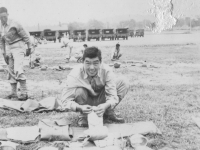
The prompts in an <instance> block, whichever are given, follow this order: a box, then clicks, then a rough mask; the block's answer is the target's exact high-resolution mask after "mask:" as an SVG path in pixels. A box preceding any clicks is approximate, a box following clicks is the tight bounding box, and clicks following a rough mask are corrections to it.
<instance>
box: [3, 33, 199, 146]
mask: <svg viewBox="0 0 200 150" xmlns="http://www.w3.org/2000/svg"><path fill="white" fill-rule="evenodd" d="M199 35H200V34H199V33H198V32H196V33H193V34H173V33H163V34H147V35H145V37H144V38H129V40H119V41H99V42H96V41H91V42H76V43H73V45H74V50H73V51H76V50H78V49H79V48H80V47H82V45H83V44H84V43H86V44H88V46H97V47H99V48H100V49H101V50H102V54H103V62H105V63H108V64H111V63H112V62H111V61H110V60H109V53H110V51H111V50H112V49H113V48H114V45H115V44H116V43H117V42H119V43H120V44H121V49H122V50H123V56H122V58H121V60H120V61H121V62H122V65H121V67H120V68H119V69H114V68H113V71H114V72H115V73H116V76H123V77H125V78H126V79H127V80H129V83H130V87H131V88H130V91H129V93H128V94H127V96H126V98H125V99H124V100H123V101H122V102H121V103H120V104H119V105H118V106H117V111H119V112H120V113H121V115H122V116H123V117H124V118H125V121H126V122H127V123H130V122H138V121H146V120H150V121H153V122H154V123H155V124H156V126H157V127H158V128H159V129H160V130H161V131H162V133H163V134H162V140H164V141H165V142H166V143H167V144H166V146H167V147H171V148H173V149H180V150H183V149H185V150H198V149H200V144H199V143H200V128H198V127H197V126H196V124H195V123H194V122H193V121H192V119H191V117H192V116H200V113H199V112H200V55H199V54H200V53H199V52H200V44H199V43H200V41H199V37H200V36H199ZM60 46H61V44H60V43H48V44H43V45H39V46H38V47H37V48H36V51H37V52H39V53H40V54H41V55H42V58H43V64H44V65H48V66H49V67H52V66H57V65H67V63H66V61H65V56H66V54H67V53H68V51H66V50H65V49H61V48H60ZM126 60H133V61H134V63H124V62H125V61H126ZM68 65H70V66H75V65H77V63H75V62H70V63H69V64H68ZM142 65H143V66H142ZM25 70H26V74H27V78H28V80H27V82H28V89H29V95H30V96H31V97H32V98H35V99H37V100H40V99H42V98H43V97H47V96H57V97H59V96H60V94H61V91H62V88H63V87H64V86H65V82H66V78H67V74H68V73H69V71H55V70H49V69H48V70H47V71H40V69H38V68H35V69H30V68H29V67H28V66H26V67H25ZM0 91H1V92H0V98H3V97H4V96H6V95H7V94H8V93H9V91H10V86H9V84H8V83H7V82H6V80H5V74H4V73H3V72H0ZM12 113H14V112H12ZM3 115H4V117H3V118H4V120H2V118H1V119H0V122H1V123H2V125H1V127H8V126H25V125H34V124H37V123H38V122H37V121H38V118H45V117H49V116H51V117H53V118H56V117H60V116H64V115H65V114H60V113H58V114H55V113H47V114H42V115H40V114H37V115H36V116H35V115H34V116H33V114H27V116H29V117H33V118H34V119H33V120H30V119H27V120H28V121H25V122H24V121H23V123H22V122H20V119H19V120H16V121H15V122H14V123H12V124H10V123H9V118H13V116H12V114H10V113H9V114H8V113H7V112H5V111H2V113H1V116H3ZM20 115H21V114H19V118H20V117H21V118H23V115H22V116H20ZM27 116H26V118H27ZM74 117H76V115H75V116H74ZM71 118H72V119H74V118H73V117H71ZM75 121H76V119H75V120H74V122H75ZM75 125H76V123H75Z"/></svg>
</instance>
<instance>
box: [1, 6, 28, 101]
mask: <svg viewBox="0 0 200 150" xmlns="http://www.w3.org/2000/svg"><path fill="white" fill-rule="evenodd" d="M0 20H1V28H0V32H2V37H1V40H0V43H1V50H2V54H3V57H4V59H5V62H6V63H7V65H8V69H7V73H8V80H9V82H10V85H11V89H12V92H11V94H10V95H8V96H7V97H5V98H7V99H12V98H14V99H17V98H18V100H27V99H28V94H27V86H26V76H25V73H24V69H23V61H24V56H29V55H30V54H31V41H30V35H29V33H28V32H26V31H25V29H24V28H23V27H22V26H21V25H20V24H19V23H18V22H16V21H14V20H11V19H8V12H7V9H6V8H5V7H1V8H0ZM25 44H26V45H27V48H28V49H26V47H25ZM18 82H19V83H20V90H21V95H20V96H19V97H18V96H17V83H18Z"/></svg>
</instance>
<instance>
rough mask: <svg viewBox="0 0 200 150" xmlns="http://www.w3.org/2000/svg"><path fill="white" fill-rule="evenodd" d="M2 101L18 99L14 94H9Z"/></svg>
mask: <svg viewBox="0 0 200 150" xmlns="http://www.w3.org/2000/svg"><path fill="white" fill-rule="evenodd" d="M4 99H18V97H17V95H16V94H10V95H8V96H6V97H4Z"/></svg>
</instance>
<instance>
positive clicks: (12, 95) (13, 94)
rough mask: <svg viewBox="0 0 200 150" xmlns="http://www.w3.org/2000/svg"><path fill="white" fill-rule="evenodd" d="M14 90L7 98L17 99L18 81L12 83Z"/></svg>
mask: <svg viewBox="0 0 200 150" xmlns="http://www.w3.org/2000/svg"><path fill="white" fill-rule="evenodd" d="M10 85H11V89H12V92H11V94H10V95H8V96H6V97H5V99H17V83H11V84H10Z"/></svg>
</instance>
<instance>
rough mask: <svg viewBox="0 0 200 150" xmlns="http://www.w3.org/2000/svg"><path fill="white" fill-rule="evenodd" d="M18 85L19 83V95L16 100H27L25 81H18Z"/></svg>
mask: <svg viewBox="0 0 200 150" xmlns="http://www.w3.org/2000/svg"><path fill="white" fill-rule="evenodd" d="M19 83H20V90H21V95H20V96H19V97H18V99H19V100H21V101H25V100H27V99H28V94H27V87H26V80H19Z"/></svg>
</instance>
